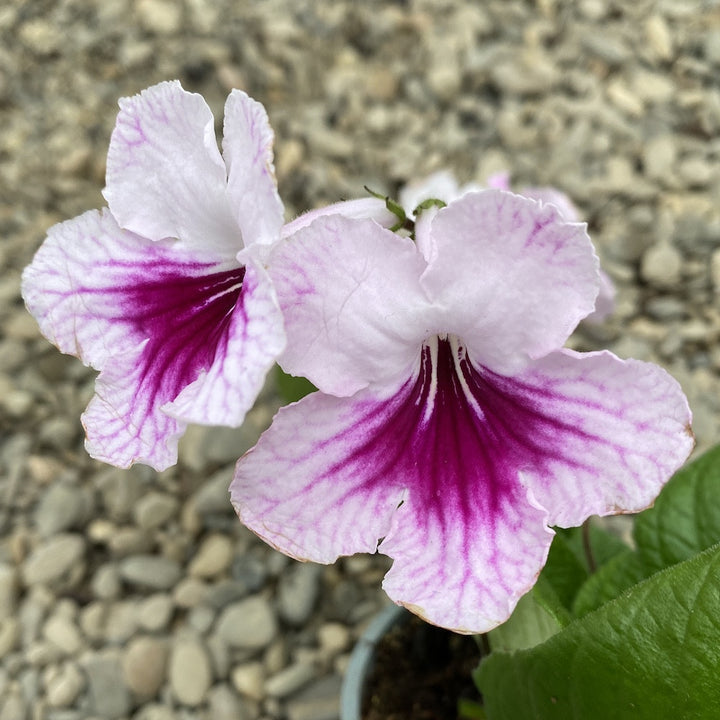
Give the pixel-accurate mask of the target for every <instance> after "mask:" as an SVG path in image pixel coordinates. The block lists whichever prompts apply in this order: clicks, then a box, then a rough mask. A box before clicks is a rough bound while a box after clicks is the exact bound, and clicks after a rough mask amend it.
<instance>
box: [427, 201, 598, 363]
mask: <svg viewBox="0 0 720 720" xmlns="http://www.w3.org/2000/svg"><path fill="white" fill-rule="evenodd" d="M431 234H432V237H433V239H434V241H435V245H436V252H437V255H436V257H435V258H434V260H433V261H432V263H431V264H430V265H429V267H428V270H427V272H426V273H425V274H424V275H423V277H422V280H421V282H422V284H423V287H424V288H425V289H426V290H427V292H428V294H429V295H430V297H431V298H432V300H433V302H434V304H435V305H436V306H442V307H444V308H445V317H446V326H445V332H448V333H452V334H455V335H458V336H459V337H461V338H462V339H463V341H464V342H465V343H466V345H467V347H468V350H469V351H470V354H471V356H472V357H473V360H474V362H476V363H478V364H480V365H483V366H485V367H489V368H492V369H493V370H495V371H497V372H500V373H504V374H512V373H513V372H517V371H518V370H520V369H521V368H522V367H524V366H525V365H527V364H528V362H529V361H530V360H531V359H533V358H537V357H542V356H543V355H545V354H547V353H548V352H551V351H552V350H555V349H557V348H558V347H561V346H562V345H563V344H564V343H565V341H566V340H567V338H568V336H569V335H570V333H571V332H572V331H573V330H574V329H575V327H576V325H577V324H578V322H579V321H580V320H581V319H582V318H583V317H585V316H586V315H587V314H588V313H590V312H592V310H593V308H594V304H595V298H596V296H597V293H598V285H599V279H598V260H597V257H596V256H595V253H594V251H593V247H592V244H591V242H590V238H589V237H588V236H587V233H586V232H585V228H584V226H583V225H577V224H569V223H565V222H563V221H562V219H561V218H560V216H559V214H558V211H557V210H556V209H555V208H554V207H553V206H552V205H545V206H541V205H540V204H539V203H537V202H535V201H533V200H528V199H527V198H523V197H520V196H519V195H513V194H511V193H507V192H503V191H501V190H485V191H483V192H478V193H469V194H467V195H465V196H463V197H462V198H460V199H459V200H456V201H455V202H453V203H451V204H450V205H448V206H447V207H446V208H443V209H442V210H440V212H438V214H437V215H436V216H435V218H434V220H433V223H432V227H431Z"/></svg>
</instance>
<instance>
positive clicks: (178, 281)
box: [23, 211, 284, 469]
mask: <svg viewBox="0 0 720 720" xmlns="http://www.w3.org/2000/svg"><path fill="white" fill-rule="evenodd" d="M199 255H200V254H199V253H192V252H189V251H188V250H187V248H185V249H183V248H182V247H181V246H179V243H176V242H173V241H169V240H163V241H158V242H152V241H150V240H148V239H146V238H143V237H140V236H138V235H134V234H133V233H130V232H128V231H125V230H122V229H121V228H119V227H118V225H117V223H116V222H115V220H114V218H113V217H112V215H111V214H110V212H109V211H103V212H97V211H90V212H87V213H85V214H84V215H81V216H79V217H78V218H75V219H73V220H70V221H67V222H65V223H61V224H60V225H56V226H55V227H53V228H51V230H50V231H49V233H48V238H47V239H46V241H45V243H44V244H43V245H42V247H41V248H40V250H38V252H37V254H36V256H35V259H34V260H33V262H32V264H31V265H30V266H29V267H28V268H27V269H26V270H25V273H24V275H23V297H24V298H25V301H26V303H27V306H28V309H29V310H30V312H31V313H32V314H33V315H34V316H35V318H36V320H37V321H38V324H39V325H40V329H41V331H42V332H43V334H44V335H45V336H46V337H47V338H48V339H49V340H50V341H51V342H53V343H55V344H56V345H57V346H58V348H59V349H60V350H62V351H63V352H66V353H70V354H73V355H77V356H78V357H80V358H81V359H82V360H83V361H84V362H85V363H86V364H88V365H91V366H92V367H94V368H96V369H98V370H101V371H102V372H101V374H100V376H99V378H98V380H97V384H96V395H95V398H94V399H93V400H92V401H91V403H90V405H89V406H88V409H87V411H86V412H85V414H84V416H83V422H84V425H85V427H86V431H87V435H88V441H87V447H88V452H89V453H90V454H91V455H92V456H93V457H97V458H98V459H101V460H104V461H106V462H109V463H111V464H113V465H117V466H120V467H127V466H129V465H131V464H132V463H134V462H145V463H147V464H149V465H152V466H153V467H155V468H156V469H164V468H165V467H168V466H169V465H171V464H172V463H174V462H175V460H176V457H177V438H178V437H179V435H180V434H181V433H182V431H183V429H184V427H185V426H184V424H183V423H184V421H187V420H194V421H197V422H204V423H208V424H232V425H239V424H240V423H241V422H242V419H243V417H244V414H245V411H246V410H247V409H248V408H249V407H250V406H251V405H252V402H253V400H254V396H255V394H256V393H257V391H258V390H259V388H260V386H261V384H262V378H264V375H265V373H266V372H267V371H268V370H269V368H270V367H271V365H272V363H273V360H274V357H275V356H276V355H277V353H278V352H279V351H280V350H281V349H282V347H283V344H284V334H283V330H282V321H281V318H280V314H279V310H278V308H277V305H276V303H275V299H274V294H273V292H272V289H271V288H270V287H269V281H268V280H267V278H266V276H265V275H264V273H263V272H262V271H261V270H260V269H259V268H256V267H252V268H251V269H250V270H249V271H248V270H246V268H245V267H242V266H240V265H239V264H237V263H219V262H211V261H209V260H208V259H207V258H205V257H204V256H203V258H204V259H202V260H201V259H199V257H198V256H199ZM246 275H247V276H248V286H247V287H248V294H247V297H246V296H245V293H244V281H245V276H246ZM256 313H259V314H261V315H262V317H261V318H260V319H258V318H257V317H256V316H255V314H256ZM231 349H232V353H233V354H232V357H231V358H230V357H229V350H231ZM239 371H240V372H246V373H247V375H245V376H240V375H238V374H237V373H238V372H239ZM246 381H247V383H248V384H247V385H245V383H246ZM174 400H176V401H177V406H176V407H173V406H172V405H169V404H170V403H172V402H173V401H174ZM164 409H169V410H170V411H171V412H172V413H173V415H175V416H176V417H175V418H172V417H170V416H169V415H168V414H167V412H165V411H164Z"/></svg>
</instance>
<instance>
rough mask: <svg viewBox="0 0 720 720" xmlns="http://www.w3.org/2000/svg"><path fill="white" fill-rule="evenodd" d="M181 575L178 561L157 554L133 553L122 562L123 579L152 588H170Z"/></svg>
mask: <svg viewBox="0 0 720 720" xmlns="http://www.w3.org/2000/svg"><path fill="white" fill-rule="evenodd" d="M181 575H182V571H181V569H180V565H179V564H178V563H177V562H175V561H174V560H170V559H168V558H164V557H158V556H156V555H132V556H130V557H128V558H125V559H124V560H123V561H122V562H121V563H120V576H121V577H122V578H123V580H125V581H126V582H128V583H131V584H132V585H138V586H140V587H144V588H148V589H150V590H169V589H170V588H171V587H173V586H174V585H175V584H176V583H177V581H178V580H179V579H180V577H181Z"/></svg>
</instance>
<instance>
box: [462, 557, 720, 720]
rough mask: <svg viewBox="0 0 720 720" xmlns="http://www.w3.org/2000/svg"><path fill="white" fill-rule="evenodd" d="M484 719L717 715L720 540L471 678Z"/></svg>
mask: <svg viewBox="0 0 720 720" xmlns="http://www.w3.org/2000/svg"><path fill="white" fill-rule="evenodd" d="M476 680H477V682H478V686H479V688H480V690H481V692H482V693H483V696H484V699H485V707H486V710H487V715H488V718H490V720H524V719H525V718H527V719H528V720H530V719H531V718H532V719H533V720H546V719H553V720H555V719H559V718H562V719H565V718H567V719H569V720H594V719H595V718H597V719H598V720H600V719H602V720H605V719H606V718H610V717H611V718H615V719H617V720H623V719H624V718H628V719H629V718H632V719H633V720H643V718H647V719H648V720H659V719H660V720H661V719H663V718H668V719H669V718H695V719H697V720H704V719H705V718H707V720H711V719H713V718H717V717H720V546H715V547H713V548H711V549H709V550H707V551H705V552H704V553H702V554H700V555H698V556H696V557H694V558H692V559H690V560H687V561H685V562H683V563H680V564H678V565H675V566H674V567H671V568H668V569H666V570H663V571H661V572H659V573H656V574H655V575H653V576H652V577H651V578H649V579H647V580H645V581H644V582H642V583H640V584H639V585H636V586H634V587H633V588H631V589H630V590H629V591H628V592H627V593H626V594H624V595H623V596H622V597H620V598H618V599H617V600H614V601H612V602H609V603H607V604H605V605H604V606H603V607H601V608H600V609H599V610H597V611H595V612H593V613H590V614H588V615H586V616H585V617H584V618H581V619H580V620H576V621H575V622H573V623H571V624H570V625H568V626H567V627H566V628H565V629H563V630H562V631H560V632H559V633H557V634H556V635H554V636H553V637H551V638H550V639H549V640H547V641H546V642H544V643H542V644H540V645H538V646H536V647H535V648H532V649H530V650H518V651H516V652H512V653H503V652H494V653H493V654H492V655H491V656H490V657H489V658H487V659H486V660H484V661H483V662H482V664H481V666H480V668H479V671H478V673H477V676H476Z"/></svg>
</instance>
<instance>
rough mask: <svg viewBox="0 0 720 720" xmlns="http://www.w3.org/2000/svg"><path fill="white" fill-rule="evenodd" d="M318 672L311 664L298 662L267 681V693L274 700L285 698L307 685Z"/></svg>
mask: <svg viewBox="0 0 720 720" xmlns="http://www.w3.org/2000/svg"><path fill="white" fill-rule="evenodd" d="M316 675H317V671H316V670H315V667H314V666H313V665H311V664H310V663H303V662H296V663H294V664H292V665H289V666H288V667H286V668H284V669H283V670H281V671H280V672H278V673H276V674H275V675H273V676H271V677H269V678H268V679H267V680H266V681H265V692H266V693H267V695H268V696H270V697H273V698H285V697H287V696H288V695H292V694H293V693H294V692H297V691H298V690H299V689H300V688H302V687H304V686H305V685H307V684H308V683H309V682H310V681H311V680H312V679H313V678H314V677H315V676H316Z"/></svg>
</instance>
